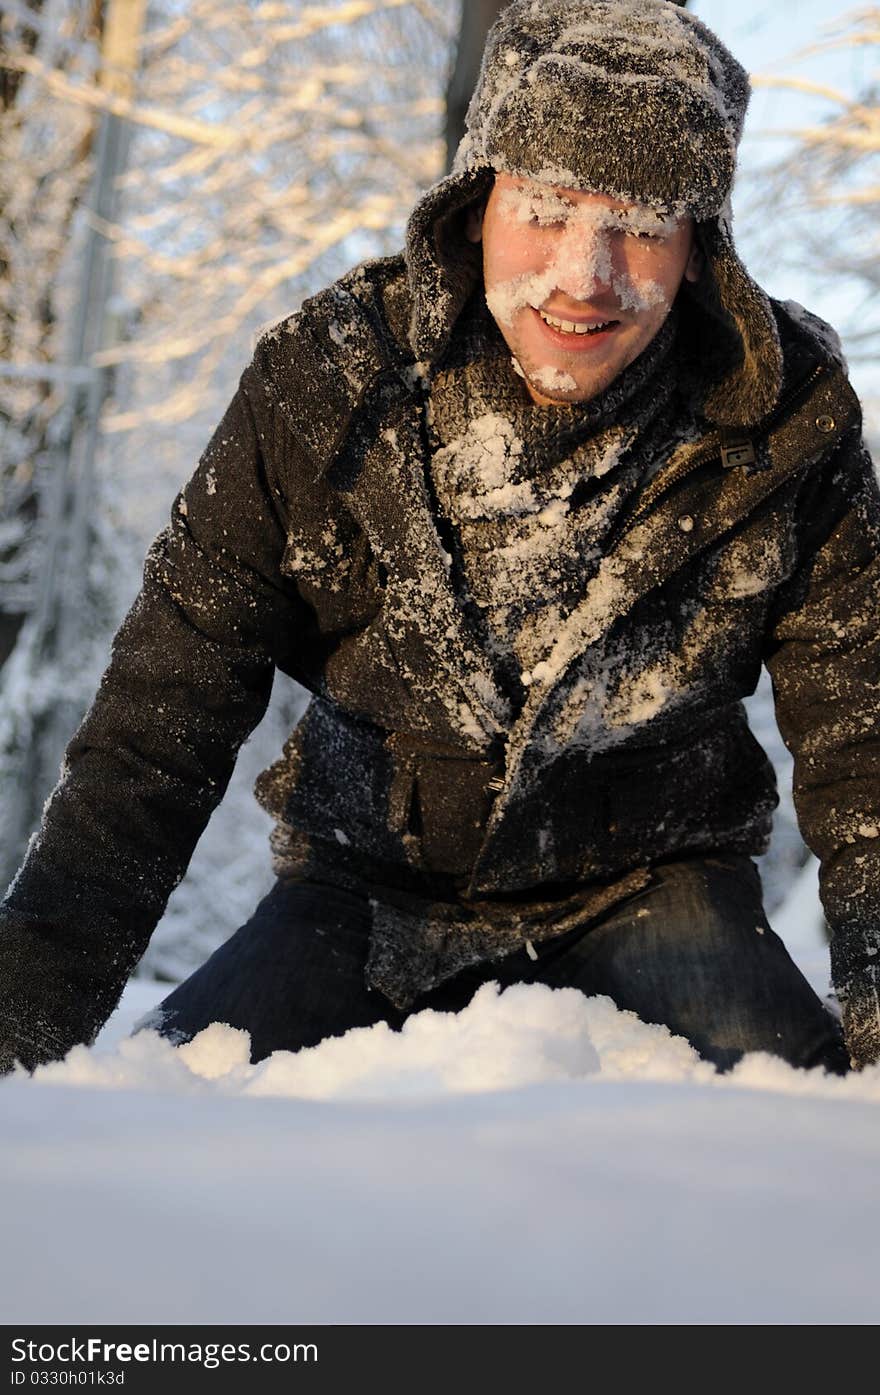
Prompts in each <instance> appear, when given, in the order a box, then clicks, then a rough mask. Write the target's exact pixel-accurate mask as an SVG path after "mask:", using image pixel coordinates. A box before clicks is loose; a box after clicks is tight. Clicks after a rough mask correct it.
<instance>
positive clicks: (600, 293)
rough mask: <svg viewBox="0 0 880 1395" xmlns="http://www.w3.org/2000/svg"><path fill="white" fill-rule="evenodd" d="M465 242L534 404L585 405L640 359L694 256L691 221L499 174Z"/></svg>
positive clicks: (691, 272) (689, 273)
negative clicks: (477, 254) (475, 245)
mask: <svg viewBox="0 0 880 1395" xmlns="http://www.w3.org/2000/svg"><path fill="white" fill-rule="evenodd" d="M467 232H468V237H469V238H470V239H471V241H473V242H478V241H480V240H482V244H483V276H484V281H485V286H486V303H487V305H488V306H489V310H490V311H491V313H492V315H493V317H494V319H495V321H496V323H497V325H498V328H499V329H500V331H501V333H502V335H503V336H504V339H505V342H506V343H507V346H508V348H509V349H510V351H511V353H512V354H513V357H514V359H515V361H516V363H517V364H518V365H519V368H520V370H521V372H522V374H523V377H524V378H525V382H526V386H527V388H528V390H529V393H530V394H531V397H532V399H533V400H534V401H535V402H537V403H539V404H541V405H544V406H546V405H549V404H550V403H552V402H587V401H589V400H590V398H592V397H596V396H597V395H598V394H599V393H600V392H603V391H604V389H605V388H607V387H608V386H609V384H610V383H613V382H614V379H615V378H616V377H617V376H618V375H619V374H620V373H622V372H623V370H624V368H626V367H627V366H628V365H629V364H630V363H632V362H633V360H634V359H635V358H637V357H638V355H639V354H640V353H641V352H642V350H643V349H645V348H646V347H647V346H648V344H650V342H651V340H652V339H653V338H654V336H655V335H656V333H657V331H658V330H659V329H660V327H661V325H662V324H663V321H664V320H665V319H666V316H667V315H668V314H669V311H670V308H671V306H672V302H673V300H674V299H675V296H676V293H677V291H678V288H679V286H680V285H681V283H682V281H683V280H685V279H686V280H690V281H696V280H697V278H698V277H699V274H700V254H699V252H698V251H697V249H696V247H695V245H694V234H693V221H692V219H690V218H687V217H684V218H676V217H674V216H671V215H669V216H664V214H663V213H662V212H658V211H657V210H656V209H653V208H649V207H646V206H645V205H642V204H633V203H625V202H623V201H621V200H620V199H613V198H610V197H608V196H607V195H605V194H591V193H584V192H583V191H581V190H575V189H561V188H557V187H555V186H553V185H548V184H538V183H535V182H533V181H531V180H528V179H525V178H516V177H514V176H513V175H506V174H498V175H496V177H495V184H494V186H493V188H492V192H491V193H490V195H489V198H488V201H487V203H486V207H485V210H484V212H483V213H482V215H480V214H479V213H477V212H472V213H471V215H470V218H469V221H468V229H467Z"/></svg>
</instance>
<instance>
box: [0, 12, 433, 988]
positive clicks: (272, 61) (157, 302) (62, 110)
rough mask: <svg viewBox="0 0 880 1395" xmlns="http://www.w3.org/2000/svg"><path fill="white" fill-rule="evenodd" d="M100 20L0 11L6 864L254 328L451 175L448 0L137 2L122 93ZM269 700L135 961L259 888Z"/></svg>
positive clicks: (0, 796) (182, 942) (164, 956)
mask: <svg viewBox="0 0 880 1395" xmlns="http://www.w3.org/2000/svg"><path fill="white" fill-rule="evenodd" d="M135 2H136V0H135ZM127 3H132V0H127ZM103 17H104V11H103V9H102V8H100V7H99V8H98V9H97V10H96V12H95V14H93V15H92V16H91V19H90V21H89V23H86V22H85V19H84V16H83V6H82V4H78V3H77V2H76V0H42V4H40V3H39V2H38V0H34V3H27V0H13V3H11V4H8V5H7V6H5V8H4V11H3V38H4V44H3V53H2V60H0V62H2V71H3V72H4V73H5V74H6V75H7V79H6V81H7V88H8V90H9V91H11V92H12V93H13V95H14V97H15V110H14V112H11V109H10V116H9V121H8V124H7V126H6V127H5V128H4V130H3V132H2V134H3V137H4V147H5V155H6V160H5V165H4V173H3V175H2V176H0V179H2V181H3V182H2V184H0V191H2V194H0V249H2V254H3V258H4V262H5V270H4V272H3V274H2V276H0V315H2V316H4V317H5V320H4V323H6V324H8V326H9V334H8V336H7V340H6V342H5V343H4V346H3V350H2V355H0V357H2V359H3V368H2V370H0V372H2V375H3V376H2V377H0V423H2V425H3V426H5V440H4V443H3V444H4V447H5V452H4V454H5V459H6V460H7V461H8V462H9V477H10V480H11V481H12V483H11V484H9V485H8V486H7V481H6V480H4V486H5V488H4V495H5V504H6V510H5V514H4V520H5V521H4V524H3V528H4V529H5V531H4V532H3V533H2V535H0V546H3V545H4V544H8V546H7V547H6V550H5V552H0V561H3V560H5V561H6V562H7V563H8V565H7V566H6V570H5V572H4V574H3V581H4V583H5V584H4V599H5V600H15V603H16V604H17V605H18V607H19V611H18V614H19V616H21V617H26V622H25V623H24V624H22V623H21V620H19V622H18V625H17V643H16V644H15V649H14V652H13V653H12V655H11V657H10V659H9V663H8V664H7V668H6V671H5V681H4V684H3V689H2V692H0V810H2V811H3V815H4V818H5V826H3V825H2V823H0V854H2V855H3V856H5V859H6V862H7V870H8V871H10V872H11V871H12V870H13V868H14V866H15V865H16V863H17V861H18V856H19V853H20V851H21V836H20V835H21V834H22V833H23V831H24V830H26V829H27V828H28V827H32V826H33V824H34V823H35V821H36V817H37V814H38V811H39V807H40V804H41V803H42V800H43V798H44V797H45V794H46V793H47V792H48V788H49V786H50V785H51V783H52V781H53V778H54V772H55V770H57V763H58V758H59V756H60V750H59V749H58V748H57V747H53V745H52V743H51V741H49V740H48V734H47V729H48V727H49V726H50V725H54V726H55V728H56V729H57V728H58V727H59V726H61V727H65V728H66V734H67V735H69V734H70V731H71V730H72V727H73V725H74V723H75V721H76V719H77V717H78V715H79V712H80V711H81V710H82V708H83V707H84V705H85V703H86V702H87V700H88V698H89V697H90V695H91V692H92V691H93V690H94V685H95V682H96V679H97V676H98V673H99V669H100V666H101V663H102V661H103V659H104V658H105V656H106V645H107V638H108V636H109V633H110V632H111V630H112V628H113V626H114V625H115V623H116V622H117V621H118V619H119V618H120V614H121V611H122V610H123V609H124V608H125V606H126V604H127V603H128V601H129V600H130V599H131V598H132V596H133V593H134V590H135V587H136V583H137V570H138V567H137V561H138V560H139V557H140V555H142V551H143V546H144V544H145V542H146V541H147V540H148V539H149V536H150V535H151V534H152V532H154V531H155V529H156V527H157V526H159V525H160V524H161V522H162V521H163V517H164V514H165V511H166V510H167V507H168V504H169V502H170V500H171V498H172V497H173V494H174V492H175V490H176V488H177V487H178V486H179V485H180V483H181V482H182V480H183V479H184V478H185V477H186V476H187V475H188V474H189V472H190V470H191V469H192V466H193V464H194V462H195V459H196V458H197V456H198V454H199V452H200V450H201V447H202V445H203V444H204V442H205V441H206V440H207V438H208V436H209V435H210V432H211V430H212V429H213V426H214V425H215V424H216V421H217V420H218V419H219V416H220V414H221V412H222V410H223V407H224V406H225V404H226V402H227V401H228V399H229V397H230V395H231V392H232V390H233V387H234V384H235V381H236V378H237V376H238V374H239V372H240V371H241V368H242V367H243V366H244V363H245V362H246V360H247V358H248V356H249V353H250V349H251V347H252V342H253V338H254V336H255V334H256V332H257V331H258V329H259V328H260V326H262V325H264V324H265V323H267V322H271V321H273V320H275V319H277V318H279V317H281V316H282V315H284V314H286V313H289V312H290V311H292V310H294V309H296V307H297V305H298V304H299V302H300V301H301V300H302V298H303V297H304V296H305V295H307V294H309V293H310V292H312V291H314V290H317V289H318V288H319V287H321V286H323V285H326V284H328V283H329V282H331V281H332V280H333V279H334V278H335V277H336V276H337V275H339V274H340V273H341V271H343V270H344V269H345V268H346V267H348V266H350V265H353V264H354V263H355V262H357V261H359V260H361V259H362V258H363V257H366V256H370V255H378V254H382V253H384V252H389V251H393V250H397V248H398V247H399V245H400V242H401V238H402V232H403V226H404V223H405V219H406V216H407V213H408V211H409V208H410V207H411V205H412V203H413V201H414V199H415V198H416V197H417V195H418V194H419V193H420V192H421V190H422V189H423V188H424V187H425V186H426V185H427V184H429V183H430V182H431V181H432V179H434V178H436V177H437V176H439V174H440V173H441V172H442V121H443V113H444V102H443V87H444V83H445V80H446V72H447V66H448V55H449V52H450V47H451V43H452V38H453V33H454V28H455V24H456V23H457V20H458V12H457V6H456V5H455V4H454V3H453V0H335V3H330V4H322V5H312V4H307V3H298V4H294V5H288V4H284V5H267V4H265V3H260V4H257V3H255V2H254V0H237V3H236V0H193V3H191V4H188V5H187V6H185V7H182V6H180V5H179V4H178V3H176V0H151V4H150V8H149V13H148V17H147V26H146V33H145V36H144V42H143V44H142V46H141V50H140V64H139V69H138V72H137V75H136V81H134V82H133V83H132V84H131V86H130V87H129V88H128V89H127V90H121V89H120V88H118V87H117V88H111V87H108V86H107V85H102V84H101V83H100V81H99V80H98V78H99V74H100V71H101V43H102V32H103ZM23 96H24V97H25V98H26V100H24V101H23V100H22V97H23ZM108 117H110V118H113V120H114V121H116V122H124V123H125V125H126V128H127V131H128V134H129V138H130V161H129V166H128V172H127V173H122V174H121V176H118V177H116V178H115V179H114V180H113V181H112V185H113V198H112V199H110V200H105V201H103V202H100V203H99V202H96V200H95V199H94V198H92V199H91V200H90V199H88V198H87V197H86V194H87V191H88V190H89V188H90V187H91V186H92V181H93V179H94V175H95V169H96V161H97V160H98V158H99V151H98V145H97V140H96V132H97V131H98V130H99V129H100V128H101V127H102V125H103V126H106V124H107V118H108ZM47 195H50V196H51V197H48V198H47ZM90 239H91V241H92V244H93V246H94V245H95V240H96V239H97V243H98V245H100V248H101V249H102V252H101V255H102V256H104V255H106V256H107V260H108V264H109V269H110V270H111V271H112V280H113V290H112V294H111V295H110V297H109V299H108V300H106V303H105V307H104V308H105V311H106V313H105V314H103V315H102V316H101V318H102V320H103V321H104V323H103V325H102V326H101V335H100V340H97V339H94V338H92V339H90V340H89V342H88V344H87V345H86V346H85V347H84V351H83V352H82V354H80V355H77V353H75V352H74V351H73V350H72V349H71V343H70V338H71V325H72V322H73V320H74V319H75V316H76V306H77V303H78V296H80V294H81V291H82V286H83V281H84V268H85V261H86V252H85V248H86V245H87V244H88V242H89V240H90ZM44 304H45V306H46V307H47V308H46V310H45V313H44V311H43V308H42V307H43V305H44ZM94 320H95V317H94V316H92V317H91V323H92V324H93V326H94ZM96 374H97V375H98V378H99V379H100V381H101V385H102V392H103V389H104V388H105V387H107V386H109V387H111V389H112V394H111V395H110V396H109V397H108V398H107V400H106V401H104V402H103V404H102V406H101V410H100V412H99V413H98V415H97V417H96V418H95V421H94V427H95V430H94V440H93V441H92V443H91V445H92V447H93V448H94V466H95V477H94V488H93V489H92V490H91V492H90V493H89V492H88V491H82V490H81V489H80V485H81V483H82V476H81V472H78V471H76V470H74V471H73V473H72V474H71V475H70V476H69V487H68V488H66V489H65V490H61V489H59V487H58V486H59V478H60V472H59V469H58V463H59V446H60V444H61V443H62V442H63V440H64V438H65V430H66V428H65V425H64V423H65V420H66V418H67V414H68V413H69V406H70V402H71V389H72V387H74V386H75V387H76V388H77V391H78V392H79V393H80V394H82V393H86V394H87V393H88V391H89V384H91V383H94V382H95V381H96V376H95V375H96ZM40 433H42V435H41V434H40ZM16 472H17V473H16ZM18 482H22V488H23V487H24V485H25V484H27V485H29V486H31V487H32V489H33V499H32V504H31V514H30V518H29V519H27V518H26V517H25V513H24V511H23V510H22V509H21V508H18V507H17V506H14V505H16V501H15V500H13V498H12V494H13V489H12V485H13V484H16V486H17V484H18ZM59 498H64V499H65V500H66V503H65V505H64V507H63V508H62V509H61V510H60V513H61V514H65V513H69V512H70V510H77V509H78V510H79V513H80V515H81V516H83V517H84V518H85V520H86V521H88V522H93V523H94V525H95V527H96V529H97V531H98V534H99V538H100V543H101V545H100V546H98V547H96V548H94V549H92V550H91V551H90V553H89V559H88V565H87V566H86V567H85V568H82V567H81V568H79V569H77V568H76V567H74V568H73V569H72V574H73V575H74V576H75V577H76V578H77V584H78V586H79V590H78V592H77V604H76V606H74V607H71V606H70V605H67V606H66V612H67V617H68V619H69V618H70V613H71V610H73V611H75V612H77V613H79V614H82V615H86V614H87V615H88V617H89V630H90V633H91V632H92V631H94V634H95V636H96V640H95V644H94V645H89V646H88V652H85V651H84V649H83V648H82V646H80V645H78V644H77V645H71V644H70V642H69V638H70V636H69V631H68V630H67V629H66V626H65V625H63V624H62V625H59V626H58V627H57V629H56V631H55V633H54V634H53V642H52V644H51V645H50V646H44V648H43V650H42V651H41V652H42V654H43V658H44V659H45V662H41V663H36V662H35V661H34V656H35V653H36V649H35V646H34V643H33V637H34V634H35V631H36V630H38V628H39V626H38V618H37V611H38V608H39V606H38V601H39V593H40V578H41V577H44V576H45V571H46V564H47V560H48V559H49V558H50V557H51V555H52V547H53V541H52V540H53V538H55V537H56V536H57V534H56V525H57V523H58V519H59V508H58V504H57V501H58V500H59ZM53 499H54V500H55V504H54V505H53V502H52V501H53ZM23 520H24V521H23ZM129 537H131V538H133V539H134V543H133V545H132V543H131V541H130V540H128V539H129ZM25 544H26V545H25ZM14 566H15V567H17V568H18V571H17V573H16V574H15V575H16V576H19V577H20V583H19V581H16V580H15V576H14V575H13V570H14ZM84 577H85V579H86V581H87V585H86V586H85V587H83V586H82V585H81V582H82V580H83V578H84ZM15 587H18V591H17V592H16V591H15ZM12 637H13V635H10V640H11V638H12ZM279 701H280V704H281V709H279V706H278V704H276V707H275V709H274V712H275V715H274V716H273V713H272V712H270V714H269V717H268V719H267V722H266V724H265V727H264V729H263V730H262V731H261V732H260V733H258V734H257V736H256V737H255V738H254V741H253V742H252V743H249V746H248V748H247V749H246V751H245V752H244V753H243V759H242V761H241V762H240V767H241V769H240V772H239V773H238V775H237V777H236V780H235V782H234V784H233V787H232V788H231V790H230V792H229V795H228V796H227V801H226V802H225V804H224V807H223V808H222V809H221V811H220V812H219V813H218V816H217V818H216V820H215V823H214V825H212V829H211V830H209V833H208V835H207V837H206V839H205V840H203V845H202V847H200V849H199V853H198V854H197V858H196V863H195V864H194V867H193V871H192V874H191V876H190V877H189V878H188V879H187V881H186V882H185V883H184V884H183V886H182V887H181V888H180V889H179V891H178V893H177V896H176V899H175V901H174V903H173V904H172V906H171V908H170V913H169V916H168V917H167V919H166V923H165V925H164V926H163V927H162V928H161V929H160V932H159V934H158V935H157V936H156V937H155V939H154V942H153V946H152V947H151V951H150V953H151V959H150V962H149V967H150V968H151V969H152V970H153V971H156V972H159V973H162V974H163V975H164V976H166V977H173V976H175V975H176V974H179V973H181V972H183V971H185V970H186V969H187V968H189V967H191V966H192V965H193V964H194V963H197V962H199V961H200V960H201V959H203V958H204V957H205V954H206V953H207V952H208V950H209V949H210V948H211V947H212V946H213V944H215V943H216V942H217V941H218V940H219V939H221V938H223V936H224V935H225V934H226V933H228V932H229V930H230V929H232V928H234V925H235V924H236V923H238V920H239V919H241V918H242V917H243V914H244V913H245V912H246V911H247V910H249V909H250V906H251V905H252V904H253V899H254V893H255V888H254V885H253V883H254V878H255V876H256V877H260V876H263V877H266V878H268V875H269V870H268V854H267V852H266V831H267V822H266V820H265V819H264V817H263V816H262V814H261V813H260V811H259V809H258V808H257V806H256V805H255V804H254V802H253V800H252V796H251V795H250V790H249V784H250V780H251V779H252V777H253V773H254V770H255V768H258V767H259V766H260V765H263V764H265V763H267V761H268V759H269V758H270V757H271V756H272V755H274V754H276V746H277V743H278V739H279V736H280V734H281V731H282V730H283V728H284V726H285V725H288V727H289V720H290V710H291V704H293V706H294V707H295V705H296V702H297V701H298V699H297V698H296V696H295V695H291V694H289V692H285V691H283V690H282V692H281V694H280V699H279ZM65 704H66V707H65ZM285 704H286V706H287V710H286V712H285V711H283V710H282V709H283V708H284V705H285ZM77 706H78V710H77ZM62 708H64V710H65V711H66V713H67V715H66V716H62V717H61V719H60V720H59V713H61V711H62ZM50 716H52V717H53V718H54V721H50ZM245 805H246V808H245V807H244V806H245ZM242 829H244V830H245V832H244V833H243V832H242ZM255 867H256V869H257V870H256V871H255ZM257 890H259V887H258V888H257ZM194 922H195V923H197V928H196V931H195V933H194V934H191V933H190V930H189V927H190V926H192V925H193V923H194Z"/></svg>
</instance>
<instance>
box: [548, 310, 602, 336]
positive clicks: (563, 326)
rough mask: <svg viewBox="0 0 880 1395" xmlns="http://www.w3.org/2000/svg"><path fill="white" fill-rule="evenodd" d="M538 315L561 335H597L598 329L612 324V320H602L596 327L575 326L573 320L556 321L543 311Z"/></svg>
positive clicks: (554, 317)
mask: <svg viewBox="0 0 880 1395" xmlns="http://www.w3.org/2000/svg"><path fill="white" fill-rule="evenodd" d="M538 314H539V315H540V316H541V319H542V320H543V321H544V323H545V324H548V325H550V327H551V328H552V329H560V330H562V332H563V334H598V332H599V330H600V329H607V328H608V326H609V325H610V324H614V321H613V320H603V321H602V323H601V324H598V325H582V324H575V322H574V320H558V319H557V318H556V316H555V315H548V314H546V312H545V311H543V310H539V311H538Z"/></svg>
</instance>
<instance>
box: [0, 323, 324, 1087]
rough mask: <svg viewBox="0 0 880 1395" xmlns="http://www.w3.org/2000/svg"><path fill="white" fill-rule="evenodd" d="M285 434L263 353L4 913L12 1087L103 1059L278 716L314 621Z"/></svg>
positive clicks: (5, 1049) (211, 450)
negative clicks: (287, 668) (246, 757)
mask: <svg viewBox="0 0 880 1395" xmlns="http://www.w3.org/2000/svg"><path fill="white" fill-rule="evenodd" d="M279 431H280V428H278V427H277V425H276V423H275V421H274V411H273V408H272V406H271V399H270V397H269V395H268V393H267V390H266V386H265V381H264V378H263V376H262V375H261V373H260V370H259V349H258V351H257V356H255V359H254V361H253V363H252V364H251V365H250V366H249V367H248V368H247V369H246V370H245V373H244V374H243V376H242V378H241V382H240V384H239V388H238V391H237V392H236V394H235V396H234V398H233V400H232V402H231V404H230V406H229V409H228V410H227V412H226V414H225V416H224V418H223V420H222V422H221V423H220V426H219V427H218V429H217V431H216V432H215V433H214V436H213V437H212V439H211V441H210V443H209V444H208V446H207V448H206V450H205V452H204V454H203V456H202V458H201V461H200V463H199V466H198V468H197V470H196V472H195V474H194V475H193V477H192V479H191V480H190V481H189V483H188V484H187V486H186V487H185V489H184V490H183V492H182V493H181V494H180V495H179V497H178V498H177V500H176V501H175V504H174V507H173V511H172V517H171V521H170V523H169V525H168V527H167V528H166V529H165V530H164V531H163V532H162V533H160V535H159V537H158V538H157V539H156V541H155V542H154V544H153V546H152V547H151V549H150V551H149V554H148V556H147V559H146V565H145V568H144V578H143V587H142V590H141V591H140V594H139V595H138V597H137V599H136V600H135V602H134V605H133V606H132V608H131V610H130V612H129V614H128V616H127V617H126V619H125V621H124V622H123V624H122V626H121V628H120V630H119V632H118V634H117V635H116V637H115V639H114V641H113V647H112V654H111V661H110V665H109V667H108V669H107V671H106V673H105V674H104V677H103V679H102V681H101V685H100V688H99V690H98V693H97V696H96V698H95V700H94V703H93V705H92V707H91V708H90V710H89V712H88V713H87V715H86V717H85V719H84V720H83V722H82V724H81V726H80V727H79V730H78V731H77V732H76V734H75V735H74V737H73V739H72V741H71V742H70V745H69V747H68V749H67V752H66V756H65V760H64V763H63V765H62V771H61V778H60V781H59V784H58V785H57V787H56V789H55V790H54V792H53V794H52V795H51V797H50V799H49V800H48V802H47V805H46V808H45V810H44V815H43V819H42V823H41V825H40V828H39V830H38V831H37V833H36V834H35V835H34V837H33V838H32V839H31V844H30V847H29V849H28V853H27V857H26V859H25V862H24V865H23V866H22V868H21V870H20V871H19V873H18V875H17V877H16V878H15V880H14V881H13V883H12V886H11V887H10V889H9V892H8V893H7V896H6V899H5V901H4V902H3V904H2V906H0V1071H2V1070H4V1069H6V1070H8V1069H10V1068H11V1067H12V1064H13V1062H14V1060H15V1059H19V1060H21V1062H22V1064H24V1065H25V1066H27V1067H28V1068H29V1069H32V1068H33V1067H34V1065H36V1064H38V1063H39V1062H41V1061H46V1060H50V1059H55V1058H58V1057H60V1056H62V1055H64V1054H65V1053H66V1051H68V1050H69V1049H70V1047H71V1046H73V1045H75V1044H76V1043H79V1042H91V1041H92V1040H93V1039H94V1037H95V1035H96V1034H97V1032H98V1031H99V1029H100V1027H101V1026H102V1025H103V1023H104V1021H106V1019H107V1017H108V1016H109V1015H110V1013H111V1012H112V1010H113V1008H114V1007H115V1005H116V1003H117V1001H118V999H119V995H120V994H121V992H122V989H123V987H124V985H125V982H126V980H127V978H128V976H129V975H130V973H131V971H132V969H133V968H134V966H135V964H136V963H137V961H138V959H139V958H140V956H141V954H142V953H143V951H144V949H145V948H146V945H147V943H148V941H149V937H150V935H151V934H152V931H153V929H154V927H155V925H156V922H157V921H158V919H159V917H160V916H161V914H162V911H163V909H164V906H165V903H166V900H167V898H168V896H169V895H170V893H171V891H172V890H173V888H174V887H175V885H176V884H177V883H178V881H179V880H180V879H181V877H182V876H183V873H184V871H185V870H186V867H187V865H188V862H189V859H190V857H191V856H192V852H193V849H194V848H195V845H196V842H197V841H198V839H199V837H200V835H201V833H202V831H203V829H204V827H205V825H206V823H207V821H208V819H209V817H210V815H211V813H212V811H213V809H214V808H215V807H216V805H217V804H218V803H219V801H220V799H221V798H222V796H223V793H224V791H225V789H226V786H227V783H228V781H229V777H230V775H231V773H232V768H233V765H234V763H235V757H236V754H237V752H238V748H239V746H240V745H241V743H242V742H243V741H244V740H245V738H246V737H247V736H248V735H249V733H250V732H251V731H252V730H253V728H254V727H255V726H256V725H257V723H258V722H259V721H260V719H261V717H262V716H263V713H264V712H265V709H266V706H267V703H268V700H269V695H270V692H271V687H272V679H273V675H274V668H275V663H276V661H277V660H278V657H279V654H284V653H286V651H290V650H291V649H295V646H296V644H297V642H299V641H301V640H302V639H303V638H304V636H305V633H306V631H307V630H308V627H309V625H310V623H311V622H310V613H309V608H308V607H307V606H306V604H305V602H304V601H303V600H302V599H301V598H300V597H299V595H298V593H297V592H296V591H295V588H294V587H293V583H291V582H287V581H285V579H284V578H283V576H282V573H281V569H280V563H281V557H282V553H283V549H284V545H285V539H286V527H285V517H286V508H287V503H286V499H285V497H284V491H283V489H282V487H281V485H280V484H279V480H278V477H277V474H276V472H275V470H274V468H273V465H272V456H273V447H274V446H275V443H276V441H275V438H276V434H278V433H279Z"/></svg>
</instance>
